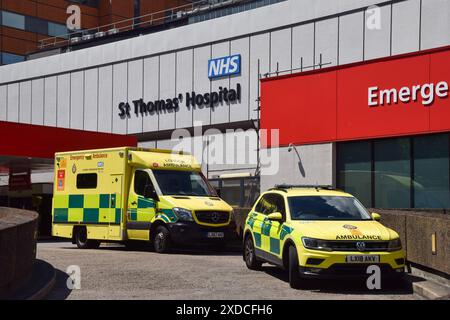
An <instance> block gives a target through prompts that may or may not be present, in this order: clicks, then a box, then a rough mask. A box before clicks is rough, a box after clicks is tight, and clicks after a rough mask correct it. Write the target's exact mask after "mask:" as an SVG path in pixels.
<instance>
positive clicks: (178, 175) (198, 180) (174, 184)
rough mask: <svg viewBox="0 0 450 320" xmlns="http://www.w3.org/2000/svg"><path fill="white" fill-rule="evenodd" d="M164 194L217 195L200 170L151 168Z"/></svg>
mask: <svg viewBox="0 0 450 320" xmlns="http://www.w3.org/2000/svg"><path fill="white" fill-rule="evenodd" d="M153 174H154V176H155V179H156V181H157V182H158V185H159V188H160V189H161V192H162V193H163V194H164V195H179V196H217V194H216V192H215V190H214V188H213V187H211V185H210V184H209V183H208V181H207V180H206V178H205V177H204V176H203V174H202V173H201V172H194V171H179V170H153Z"/></svg>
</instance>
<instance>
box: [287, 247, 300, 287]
mask: <svg viewBox="0 0 450 320" xmlns="http://www.w3.org/2000/svg"><path fill="white" fill-rule="evenodd" d="M301 280H302V279H301V278H300V272H299V268H298V254H297V249H296V248H295V247H294V246H292V245H291V246H290V247H289V285H290V287H291V288H293V289H301V288H302V281H301Z"/></svg>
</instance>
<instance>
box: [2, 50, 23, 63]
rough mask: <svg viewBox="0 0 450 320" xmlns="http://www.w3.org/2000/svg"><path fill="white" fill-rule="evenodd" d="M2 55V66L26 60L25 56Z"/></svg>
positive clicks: (5, 53) (3, 53)
mask: <svg viewBox="0 0 450 320" xmlns="http://www.w3.org/2000/svg"><path fill="white" fill-rule="evenodd" d="M0 55H1V61H0V62H1V64H11V63H17V62H22V61H24V60H25V57H24V56H20V55H17V54H12V53H7V52H2V53H0Z"/></svg>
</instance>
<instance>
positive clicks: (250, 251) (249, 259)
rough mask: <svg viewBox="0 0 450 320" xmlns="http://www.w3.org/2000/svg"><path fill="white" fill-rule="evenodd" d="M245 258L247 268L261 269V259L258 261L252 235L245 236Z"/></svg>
mask: <svg viewBox="0 0 450 320" xmlns="http://www.w3.org/2000/svg"><path fill="white" fill-rule="evenodd" d="M244 260H245V264H246V265H247V268H249V269H250V270H259V269H261V265H262V263H261V261H258V259H257V258H256V254H255V246H254V244H253V239H252V237H251V236H250V235H248V236H247V237H246V238H245V242H244Z"/></svg>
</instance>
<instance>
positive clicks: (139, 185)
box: [134, 170, 153, 196]
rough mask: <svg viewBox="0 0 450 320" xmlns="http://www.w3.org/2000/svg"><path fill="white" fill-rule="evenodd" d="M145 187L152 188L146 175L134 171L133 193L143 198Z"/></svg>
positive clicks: (140, 171) (143, 172)
mask: <svg viewBox="0 0 450 320" xmlns="http://www.w3.org/2000/svg"><path fill="white" fill-rule="evenodd" d="M147 185H151V186H153V183H152V181H151V180H150V177H149V175H148V173H147V172H145V171H142V170H136V172H135V173H134V192H135V193H136V194H138V195H140V196H144V194H145V186H147Z"/></svg>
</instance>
